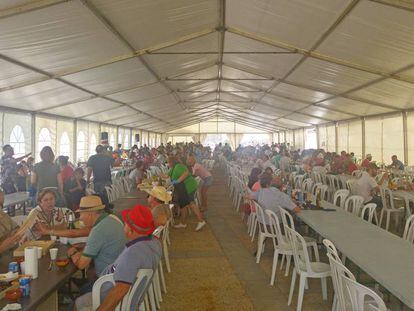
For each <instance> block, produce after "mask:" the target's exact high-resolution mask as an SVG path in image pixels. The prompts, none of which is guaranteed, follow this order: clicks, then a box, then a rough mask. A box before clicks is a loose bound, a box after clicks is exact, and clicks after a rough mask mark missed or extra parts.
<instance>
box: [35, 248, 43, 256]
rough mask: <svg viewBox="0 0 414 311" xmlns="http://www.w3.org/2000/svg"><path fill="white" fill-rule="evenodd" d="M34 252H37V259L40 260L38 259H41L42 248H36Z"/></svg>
mask: <svg viewBox="0 0 414 311" xmlns="http://www.w3.org/2000/svg"><path fill="white" fill-rule="evenodd" d="M36 250H37V259H40V258H42V255H43V254H42V251H43V248H41V247H40V246H37V247H36Z"/></svg>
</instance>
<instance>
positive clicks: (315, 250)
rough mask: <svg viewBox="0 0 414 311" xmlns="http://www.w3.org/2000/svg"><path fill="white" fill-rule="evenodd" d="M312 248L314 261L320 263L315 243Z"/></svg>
mask: <svg viewBox="0 0 414 311" xmlns="http://www.w3.org/2000/svg"><path fill="white" fill-rule="evenodd" d="M312 247H313V252H314V253H315V259H316V261H320V259H319V250H318V245H317V244H316V243H315V244H313V245H312Z"/></svg>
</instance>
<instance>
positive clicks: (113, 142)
mask: <svg viewBox="0 0 414 311" xmlns="http://www.w3.org/2000/svg"><path fill="white" fill-rule="evenodd" d="M109 146H112V147H115V136H114V134H113V133H112V134H111V135H110V136H109Z"/></svg>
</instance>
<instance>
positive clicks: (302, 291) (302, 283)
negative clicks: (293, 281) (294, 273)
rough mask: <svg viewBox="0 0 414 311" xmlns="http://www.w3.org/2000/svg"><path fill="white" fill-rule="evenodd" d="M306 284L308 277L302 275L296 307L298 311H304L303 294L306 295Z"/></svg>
mask: <svg viewBox="0 0 414 311" xmlns="http://www.w3.org/2000/svg"><path fill="white" fill-rule="evenodd" d="M305 283H306V277H304V276H302V275H301V276H300V280H299V294H298V305H297V307H296V311H301V310H302V303H303V294H304V293H305Z"/></svg>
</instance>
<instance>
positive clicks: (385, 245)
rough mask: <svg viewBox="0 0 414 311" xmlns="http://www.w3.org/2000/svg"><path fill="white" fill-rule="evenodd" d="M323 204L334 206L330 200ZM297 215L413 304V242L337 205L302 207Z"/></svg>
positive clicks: (395, 294)
mask: <svg viewBox="0 0 414 311" xmlns="http://www.w3.org/2000/svg"><path fill="white" fill-rule="evenodd" d="M322 207H326V208H335V206H334V205H333V204H331V203H328V202H322ZM297 216H298V217H299V218H300V219H302V220H303V221H304V222H305V223H306V224H308V225H309V226H310V227H311V228H312V229H313V230H315V231H316V232H318V233H319V234H320V235H321V236H323V237H325V238H327V239H329V240H331V241H332V242H333V243H334V244H335V246H337V248H338V249H339V250H340V251H341V252H343V253H344V254H345V255H346V256H347V258H349V259H351V260H352V261H353V262H354V263H355V264H356V265H358V266H359V267H360V268H361V269H363V270H364V271H365V272H366V273H368V274H369V275H370V276H371V277H372V278H373V279H374V280H376V281H377V282H378V283H380V284H381V285H382V286H383V287H385V288H386V289H387V290H388V291H390V292H391V293H392V294H393V295H394V296H395V297H397V298H398V299H400V300H401V301H402V302H403V303H404V304H406V305H407V306H408V307H410V308H414V290H413V280H414V265H413V262H414V245H413V244H411V243H409V242H407V241H404V240H403V239H402V238H400V237H399V236H396V235H394V234H392V233H390V232H388V231H385V230H383V229H381V228H379V227H378V226H375V225H374V224H371V223H368V222H366V221H364V220H362V219H361V218H359V217H357V216H355V215H353V214H351V213H348V212H345V211H344V210H342V209H340V208H338V209H337V210H336V211H334V212H329V211H320V210H303V211H302V212H300V213H299V214H297Z"/></svg>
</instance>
